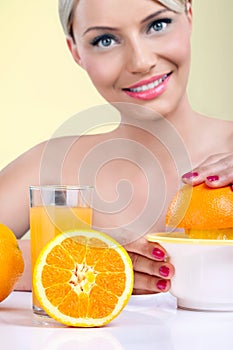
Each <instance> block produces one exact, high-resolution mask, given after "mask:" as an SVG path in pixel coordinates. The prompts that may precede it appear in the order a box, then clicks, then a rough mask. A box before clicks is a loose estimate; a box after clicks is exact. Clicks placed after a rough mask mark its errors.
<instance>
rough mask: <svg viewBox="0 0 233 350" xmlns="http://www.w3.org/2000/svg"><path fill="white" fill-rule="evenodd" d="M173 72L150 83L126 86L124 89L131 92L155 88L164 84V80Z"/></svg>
mask: <svg viewBox="0 0 233 350" xmlns="http://www.w3.org/2000/svg"><path fill="white" fill-rule="evenodd" d="M171 74H172V72H170V73H167V74H164V75H163V76H162V77H161V78H159V79H156V80H154V81H152V82H150V83H148V84H143V85H140V86H136V87H133V88H124V89H122V90H123V91H129V92H144V91H147V90H151V89H154V88H155V87H157V86H159V85H160V84H162V83H163V82H164V80H165V79H167V78H168V77H169V76H170V75H171Z"/></svg>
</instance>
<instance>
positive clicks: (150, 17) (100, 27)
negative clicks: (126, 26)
mask: <svg viewBox="0 0 233 350" xmlns="http://www.w3.org/2000/svg"><path fill="white" fill-rule="evenodd" d="M164 12H174V11H172V10H169V9H162V10H159V11H156V12H154V13H152V14H150V15H149V16H147V17H146V18H144V19H143V20H142V21H141V23H142V24H143V23H145V22H147V21H149V20H150V19H152V18H155V17H157V16H159V15H161V14H162V13H164ZM91 30H103V31H105V30H111V31H117V30H118V28H114V27H108V26H94V27H89V28H87V29H86V30H85V32H84V33H83V35H82V36H84V35H85V34H87V33H88V32H90V31H91Z"/></svg>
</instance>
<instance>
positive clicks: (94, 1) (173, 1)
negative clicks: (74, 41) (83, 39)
mask: <svg viewBox="0 0 233 350" xmlns="http://www.w3.org/2000/svg"><path fill="white" fill-rule="evenodd" d="M145 2H146V3H147V4H149V3H157V4H160V5H163V6H166V7H168V8H170V9H171V10H174V11H178V12H180V11H182V9H183V8H184V4H185V2H186V0H140V3H141V4H143V6H144V4H145ZM126 3H128V4H129V5H130V7H131V9H132V8H133V7H132V6H133V5H134V6H136V5H137V1H136V0H125V1H124V2H121V1H120V0H107V2H106V1H104V0H101V1H100V0H59V15H60V20H61V23H62V26H63V29H64V31H65V34H66V35H69V26H70V24H72V23H69V22H70V21H71V20H72V18H71V17H72V13H73V10H74V8H75V6H76V5H77V4H79V5H85V7H86V8H90V9H91V10H92V13H93V8H94V7H95V11H96V9H99V10H101V11H100V12H102V11H104V10H105V7H106V6H107V5H109V6H110V7H111V8H112V13H113V14H114V12H115V9H117V8H118V9H121V7H122V8H125V6H124V5H126ZM138 4H139V3H138Z"/></svg>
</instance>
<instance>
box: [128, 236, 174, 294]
mask: <svg viewBox="0 0 233 350" xmlns="http://www.w3.org/2000/svg"><path fill="white" fill-rule="evenodd" d="M125 248H126V249H127V251H128V253H129V256H130V258H131V260H132V263H133V268H134V293H135V294H142V293H143V294H145V293H156V292H167V291H168V290H169V289H170V286H171V282H170V279H171V277H172V276H173V275H174V266H173V265H172V264H170V263H169V262H168V261H167V256H166V251H165V250H164V249H163V248H162V247H161V246H160V245H159V244H156V243H150V242H148V241H147V240H146V239H145V238H140V239H139V240H137V241H135V242H133V243H130V244H128V245H127V246H125Z"/></svg>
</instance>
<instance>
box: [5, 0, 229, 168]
mask: <svg viewBox="0 0 233 350" xmlns="http://www.w3.org/2000/svg"><path fill="white" fill-rule="evenodd" d="M193 8H194V31H193V36H192V47H193V59H192V68H191V76H190V83H189V95H190V100H191V103H192V105H193V107H194V108H195V109H197V110H199V111H201V112H203V113H206V114H208V115H210V116H213V117H219V118H223V119H232V120H233V111H232V80H233V79H232V78H233V77H232V62H233V59H232V42H233V38H232V23H231V21H232V18H231V17H232V13H233V1H232V0H222V1H220V0H194V6H193ZM0 45H1V51H0V52H1V53H0V116H1V138H0V169H1V168H2V167H4V166H5V165H6V164H8V163H9V162H10V161H12V160H13V159H14V158H16V157H17V156H18V155H19V154H21V153H22V152H24V151H25V150H27V149H28V148H30V147H32V146H34V145H35V144H37V143H38V142H41V141H43V140H45V139H48V138H50V137H51V135H52V134H53V133H54V131H55V130H56V129H57V128H58V127H59V126H60V125H61V124H62V123H63V122H64V121H65V120H66V119H67V118H69V117H70V116H72V115H74V114H75V113H77V112H78V111H81V110H84V109H87V108H89V107H91V106H95V105H99V104H102V103H104V100H103V99H102V98H101V97H100V96H99V95H98V93H97V92H96V91H95V89H94V88H93V87H92V85H91V83H90V82H89V80H88V77H87V76H86V74H85V72H84V71H83V70H81V69H80V68H79V67H77V66H76V64H75V63H74V62H73V59H72V57H71V55H70V53H69V52H68V49H67V47H66V43H65V37H64V35H63V32H62V29H61V26H60V23H59V19H58V13H57V0H39V1H35V0H33V1H32V0H24V1H20V0H1V2H0Z"/></svg>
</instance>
